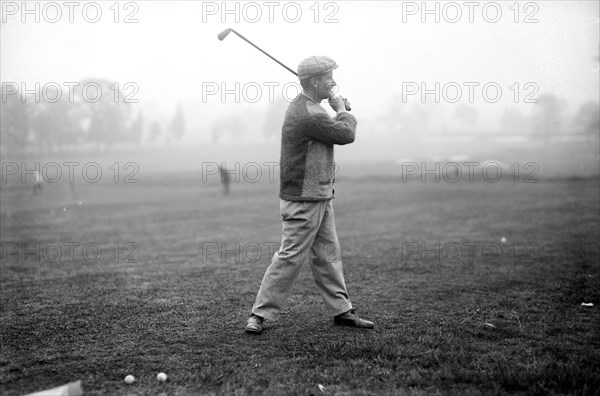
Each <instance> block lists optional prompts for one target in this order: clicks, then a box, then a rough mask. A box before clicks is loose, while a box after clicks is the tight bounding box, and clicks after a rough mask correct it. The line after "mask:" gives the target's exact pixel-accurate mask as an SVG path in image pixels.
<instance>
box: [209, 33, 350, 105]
mask: <svg viewBox="0 0 600 396" xmlns="http://www.w3.org/2000/svg"><path fill="white" fill-rule="evenodd" d="M231 32H233V33H235V34H236V35H237V36H238V37H239V38H241V39H242V40H244V41H245V42H247V43H248V44H250V45H251V46H253V47H254V48H256V49H257V50H259V51H260V52H262V53H263V54H265V55H267V56H268V57H269V58H271V59H273V60H274V61H275V62H277V63H279V64H280V65H281V66H283V67H284V68H286V69H287V70H288V71H289V72H290V73H292V74H293V75H294V76H296V77H298V73H296V72H295V71H293V70H292V69H290V68H289V67H287V66H286V65H284V64H283V63H281V62H280V61H278V60H277V59H275V58H274V57H273V56H271V55H269V54H268V53H267V52H266V51H265V50H263V49H262V48H260V47H259V46H258V45H256V44H254V43H253V42H252V41H250V40H248V39H247V38H246V37H244V36H242V35H241V34H240V33H238V32H236V31H235V30H233V29H231V28H227V29H225V30H223V31H222V32H221V33H219V34H218V35H217V38H218V39H219V41H223V40H224V39H225V37H227V35H229V33H231ZM344 103H345V105H346V110H348V111H350V110H351V108H350V105H349V103H348V101H347V100H346V99H344Z"/></svg>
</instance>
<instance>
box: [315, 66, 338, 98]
mask: <svg viewBox="0 0 600 396" xmlns="http://www.w3.org/2000/svg"><path fill="white" fill-rule="evenodd" d="M335 86H336V83H335V81H334V79H333V71H328V72H327V73H325V74H324V75H323V76H322V77H321V79H320V80H319V85H318V86H317V89H318V95H319V98H320V99H327V98H330V97H332V96H333V95H334V94H335V92H334V90H333V87H335Z"/></svg>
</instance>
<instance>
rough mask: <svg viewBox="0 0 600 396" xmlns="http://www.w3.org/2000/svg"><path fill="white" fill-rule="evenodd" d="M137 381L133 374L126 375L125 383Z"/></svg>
mask: <svg viewBox="0 0 600 396" xmlns="http://www.w3.org/2000/svg"><path fill="white" fill-rule="evenodd" d="M134 382H135V378H134V376H133V375H128V376H127V377H125V383H126V384H129V385H131V384H133V383H134Z"/></svg>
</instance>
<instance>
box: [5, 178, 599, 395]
mask: <svg viewBox="0 0 600 396" xmlns="http://www.w3.org/2000/svg"><path fill="white" fill-rule="evenodd" d="M139 179H140V183H137V184H123V183H118V184H117V183H109V182H105V183H103V184H91V183H88V184H81V185H77V187H76V191H75V193H74V194H75V195H74V197H70V196H69V194H70V192H68V191H66V190H65V189H64V188H63V189H62V190H61V189H60V188H59V187H54V190H52V189H51V188H48V189H47V191H46V192H45V195H46V202H45V204H42V202H41V198H40V197H32V196H31V190H30V186H29V185H24V184H22V185H2V191H1V197H2V208H1V216H2V217H1V233H2V247H3V252H2V262H1V267H0V268H1V275H2V276H1V286H2V290H1V319H0V333H1V334H0V337H1V347H0V348H1V349H0V352H1V353H0V393H2V394H5V395H19V394H23V393H27V392H33V391H37V390H42V389H46V388H50V387H54V386H58V385H61V384H63V383H67V382H70V381H75V380H82V382H83V387H84V390H85V391H86V393H85V394H86V395H87V394H90V395H91V394H107V395H118V394H122V395H124V394H138V395H142V394H144V395H146V394H147V395H157V394H161V393H164V394H167V395H196V394H234V395H245V394H255V395H263V394H264V395H284V394H300V395H308V394H315V395H316V394H327V395H334V394H337V395H370V394H457V395H458V394H504V393H511V394H512V393H514V394H581V395H594V394H600V331H599V330H600V325H599V324H600V313H599V307H600V270H599V262H600V247H599V240H600V218H599V217H600V213H599V212H600V197H599V194H600V184H599V182H598V179H597V178H589V179H554V180H542V181H541V182H540V183H531V184H526V183H512V182H509V181H502V182H500V183H496V184H494V183H486V182H483V181H478V182H475V183H468V182H462V183H456V184H452V183H439V184H438V183H427V184H423V183H420V182H408V183H403V182H402V180H401V179H400V178H399V177H398V178H393V177H392V178H390V177H385V178H383V177H380V178H377V177H360V178H358V177H357V178H352V177H349V176H348V177H345V176H344V175H343V174H342V175H341V176H340V178H339V184H338V185H337V187H336V195H337V198H336V199H335V201H334V202H335V208H336V221H337V228H338V235H339V238H340V243H341V246H342V254H343V259H344V271H345V276H346V283H347V286H348V290H349V293H350V297H351V299H352V301H353V304H354V305H355V307H356V308H357V312H358V314H359V315H361V316H362V317H365V318H368V319H370V320H373V321H374V322H375V323H376V328H375V329H374V330H372V331H369V330H366V331H359V330H355V329H349V328H338V327H334V325H333V323H332V318H331V317H329V316H328V315H327V312H326V310H325V306H324V304H323V302H322V301H321V298H320V296H319V294H318V292H317V289H316V287H315V285H314V282H313V280H312V276H311V273H310V270H309V268H308V266H305V267H304V269H303V271H302V273H301V275H300V278H299V279H298V282H297V283H296V285H295V288H294V290H293V292H292V296H291V297H290V299H289V303H288V307H287V309H286V310H285V311H284V312H283V314H282V315H281V318H280V320H278V321H277V322H266V329H265V331H264V332H263V334H262V335H260V336H250V335H247V334H245V333H244V331H243V329H244V325H245V322H246V318H247V316H248V314H249V311H250V308H251V306H252V303H253V301H254V297H255V295H256V292H257V290H258V287H259V285H260V281H261V279H262V276H263V273H264V270H265V268H266V267H267V266H268V264H269V261H270V254H271V253H272V250H271V249H272V246H273V245H274V244H277V243H278V242H279V240H280V230H281V224H280V216H279V213H278V211H279V204H278V198H277V189H278V185H277V184H276V183H255V184H250V183H246V184H234V185H233V186H232V187H233V188H232V193H231V194H230V195H229V196H227V197H223V196H222V195H221V192H220V188H219V186H218V185H217V184H215V183H206V184H203V183H200V182H190V180H194V178H191V177H188V175H185V174H168V173H165V174H156V175H151V176H149V175H140V176H139ZM72 198H75V199H72ZM67 201H68V202H67ZM71 201H73V202H71ZM79 201H81V204H79ZM502 237H505V238H506V242H505V243H502V242H501V238H502ZM76 243H78V244H79V245H74V244H76ZM236 244H237V245H236ZM23 246H27V249H28V250H27V251H24V250H23V249H22V247H23ZM57 246H58V247H59V248H61V250H60V252H61V254H62V255H61V257H60V259H56V260H55V259H54V257H56V255H55V254H54V253H55V252H56V251H58V250H57V249H56V248H57ZM68 246H72V249H73V254H72V257H71V255H70V254H69V253H68V250H67V249H68ZM84 247H86V249H87V250H86V251H85V252H84ZM457 247H458V248H459V249H457ZM88 248H89V249H88ZM38 252H39V254H38ZM84 253H87V255H84ZM97 253H100V254H99V257H98V258H97V260H96V256H97V255H98V254H97ZM583 302H585V303H588V302H592V303H594V306H593V307H584V306H582V305H581V303H583ZM161 371H164V372H166V373H167V374H168V375H169V380H168V381H167V382H166V383H163V384H159V383H158V382H157V381H156V379H155V376H156V374H157V373H158V372H161ZM127 374H132V375H134V376H135V377H136V379H137V382H136V383H135V384H133V385H126V384H125V383H124V382H123V378H124V377H125V376H126V375H127ZM318 384H321V385H323V386H324V387H325V388H324V391H321V390H320V389H319V387H318Z"/></svg>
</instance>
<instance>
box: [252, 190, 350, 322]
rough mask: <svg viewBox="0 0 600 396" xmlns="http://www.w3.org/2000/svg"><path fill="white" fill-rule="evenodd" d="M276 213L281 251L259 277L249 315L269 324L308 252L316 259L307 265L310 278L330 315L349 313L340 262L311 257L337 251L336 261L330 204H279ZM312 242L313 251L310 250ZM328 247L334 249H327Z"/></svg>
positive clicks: (335, 239) (285, 297)
mask: <svg viewBox="0 0 600 396" xmlns="http://www.w3.org/2000/svg"><path fill="white" fill-rule="evenodd" d="M280 209H281V215H282V218H283V225H282V234H283V236H282V241H281V248H280V249H279V251H278V252H276V253H275V254H274V255H273V260H272V262H271V265H269V267H268V268H267V270H266V272H265V275H264V276H263V280H262V283H261V285H260V289H259V291H258V294H257V296H256V300H255V302H254V306H253V307H252V313H254V314H255V315H258V316H261V317H263V318H266V319H269V320H272V319H274V318H275V317H276V316H277V314H278V313H279V312H280V311H281V310H282V309H283V307H284V305H285V303H286V301H287V298H288V296H289V294H290V292H291V290H292V286H293V285H294V282H295V281H296V279H297V278H298V274H299V273H300V270H301V268H302V265H303V264H304V263H305V262H306V260H307V259H308V258H309V254H311V251H312V256H315V257H317V260H316V261H315V260H314V259H313V260H312V262H311V268H312V269H313V276H314V277H315V281H316V283H317V287H318V289H319V291H320V292H321V295H322V296H323V300H324V301H325V303H326V304H327V306H328V308H329V310H330V311H331V312H332V313H334V312H338V311H340V310H342V309H343V311H342V312H346V311H348V310H350V309H351V308H352V305H351V304H350V301H349V299H348V293H347V292H346V286H345V284H344V275H343V272H342V264H341V260H337V261H336V260H334V261H333V262H327V260H323V259H319V258H318V254H316V253H315V252H319V251H324V249H329V250H331V251H337V252H338V253H337V254H338V257H339V244H338V243H337V235H335V225H334V223H333V222H334V218H333V206H332V203H331V201H330V200H329V201H318V202H308V201H303V202H294V201H286V200H281V203H280ZM323 222H325V226H324V227H322V226H323ZM315 241H316V242H317V247H316V248H315V247H313V244H314V243H315ZM331 244H333V245H335V246H329V245H331ZM328 246H329V247H328ZM315 249H316V250H315ZM347 307H349V308H347ZM340 313H341V312H340Z"/></svg>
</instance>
